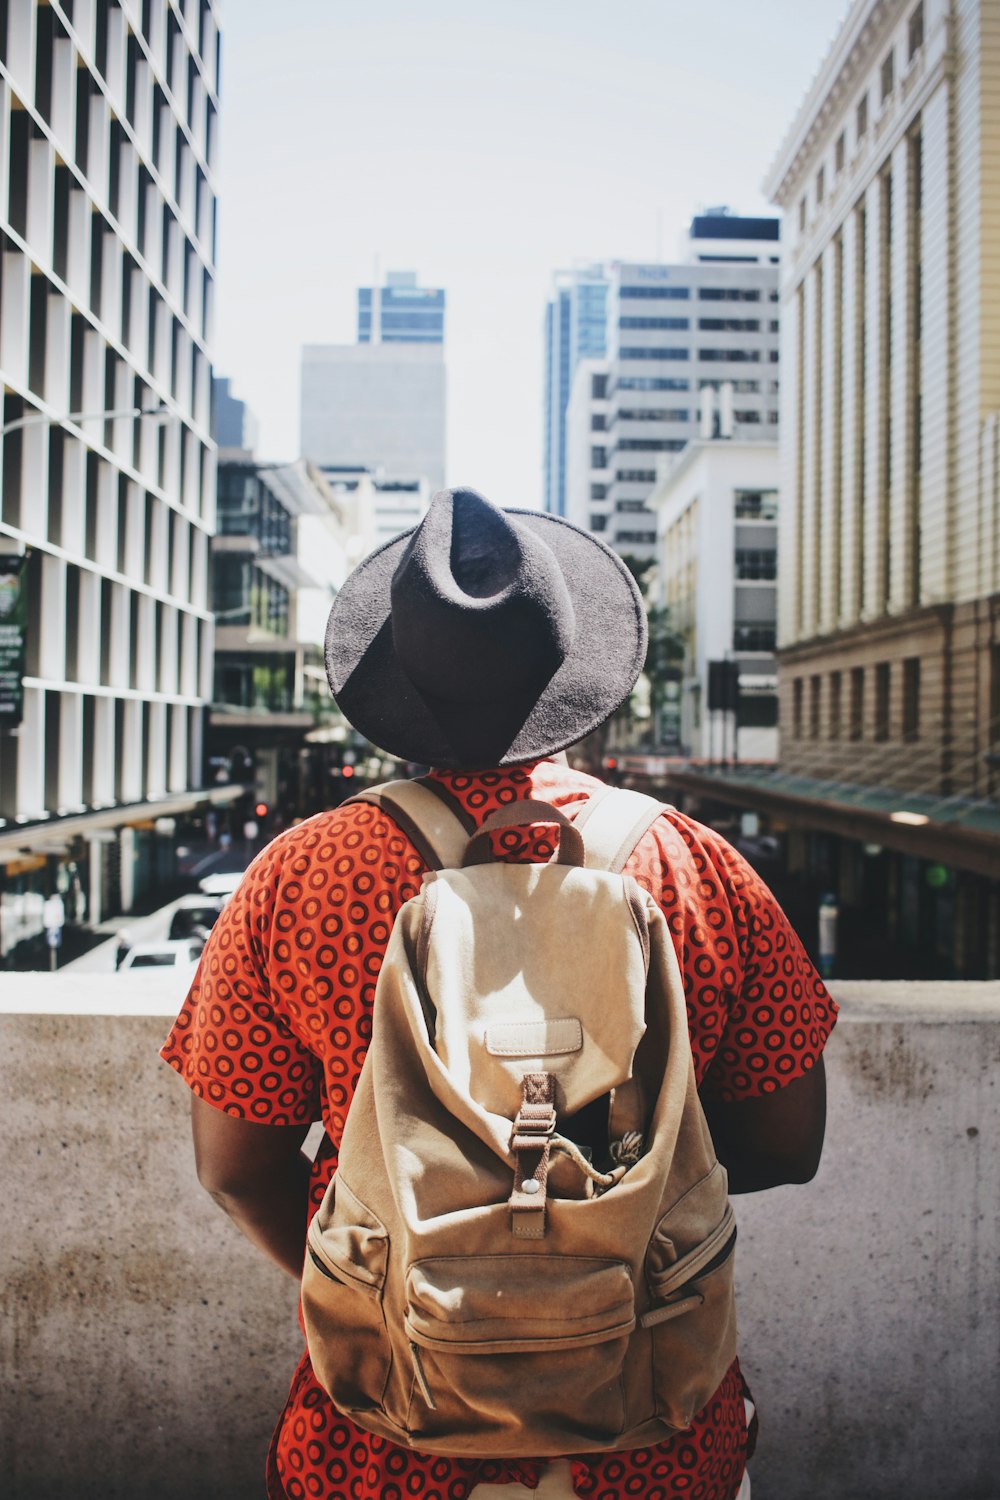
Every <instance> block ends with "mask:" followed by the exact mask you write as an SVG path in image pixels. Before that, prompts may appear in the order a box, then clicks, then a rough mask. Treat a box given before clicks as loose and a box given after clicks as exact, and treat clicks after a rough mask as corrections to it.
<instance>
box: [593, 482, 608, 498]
mask: <svg viewBox="0 0 1000 1500" xmlns="http://www.w3.org/2000/svg"><path fill="white" fill-rule="evenodd" d="M590 498H591V500H606V499H607V498H608V487H607V485H606V484H592V485H591V486H590Z"/></svg>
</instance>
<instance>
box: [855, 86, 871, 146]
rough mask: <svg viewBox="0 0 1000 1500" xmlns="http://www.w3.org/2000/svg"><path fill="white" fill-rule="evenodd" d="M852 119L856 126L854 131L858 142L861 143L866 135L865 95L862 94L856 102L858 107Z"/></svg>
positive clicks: (866, 111)
mask: <svg viewBox="0 0 1000 1500" xmlns="http://www.w3.org/2000/svg"><path fill="white" fill-rule="evenodd" d="M854 119H855V125H856V129H857V135H858V140H859V141H861V140H863V139H864V138H865V136H866V135H867V134H868V95H867V94H862V95H861V98H860V99H859V100H858V107H857V110H856V112H855V116H854Z"/></svg>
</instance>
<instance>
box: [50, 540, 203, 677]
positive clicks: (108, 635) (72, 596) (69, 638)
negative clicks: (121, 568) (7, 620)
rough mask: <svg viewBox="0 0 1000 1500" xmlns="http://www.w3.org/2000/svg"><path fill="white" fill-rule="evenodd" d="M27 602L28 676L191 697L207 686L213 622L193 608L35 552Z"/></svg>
mask: <svg viewBox="0 0 1000 1500" xmlns="http://www.w3.org/2000/svg"><path fill="white" fill-rule="evenodd" d="M27 607H28V628H27V631H26V633H25V640H26V663H25V676H27V677H39V678H43V679H47V680H49V681H53V682H72V683H79V684H81V685H82V686H91V687H104V688H117V689H120V690H131V691H132V692H139V693H161V694H165V695H167V696H170V697H185V698H192V699H194V698H198V697H200V696H201V694H202V690H203V688H204V687H205V686H207V684H205V683H203V682H202V680H201V677H202V666H203V662H204V658H205V651H206V648H207V643H208V639H209V631H210V626H209V623H208V622H207V621H206V620H204V619H201V618H200V617H199V616H197V615H195V614H194V613H192V612H191V611H190V610H186V609H184V608H180V607H178V606H177V605H176V604H172V603H169V602H167V601H166V600H162V599H157V598H154V597H153V596H152V595H151V594H148V593H144V592H140V591H139V590H138V589H132V588H129V587H128V586H127V585H126V584H124V583H118V582H117V581H116V580H114V579H111V578H102V577H101V576H100V575H99V574H97V573H94V572H92V571H91V570H90V569H89V568H80V567H76V566H75V565H74V564H72V563H64V562H63V561H62V559H60V558H56V557H52V556H46V555H45V554H43V553H41V552H40V551H38V550H37V549H36V550H35V551H33V552H32V553H31V554H30V556H29V558H28V563H27ZM43 623H44V626H45V628H44V629H43ZM57 627H61V628H57Z"/></svg>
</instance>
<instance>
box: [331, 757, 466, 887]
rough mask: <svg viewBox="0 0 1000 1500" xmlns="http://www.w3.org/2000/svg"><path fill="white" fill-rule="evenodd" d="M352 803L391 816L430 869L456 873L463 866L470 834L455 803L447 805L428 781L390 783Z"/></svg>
mask: <svg viewBox="0 0 1000 1500" xmlns="http://www.w3.org/2000/svg"><path fill="white" fill-rule="evenodd" d="M445 795H446V796H447V794H445ZM350 800H351V801H352V802H372V803H374V804H375V806H376V807H381V808H383V809H384V810H385V811H386V812H387V813H389V815H390V816H391V818H392V820H393V822H394V823H397V824H398V825H399V827H400V829H401V830H402V832H403V833H405V834H406V837H407V838H408V839H409V840H410V843H411V844H412V845H413V846H414V848H415V849H416V850H417V853H418V854H419V855H420V857H421V859H422V860H423V861H424V863H425V864H426V865H428V866H429V867H430V869H432V870H452V869H455V868H457V867H458V866H459V865H461V863H462V856H463V855H464V853H465V846H466V844H467V843H468V842H469V832H470V830H469V829H468V828H466V826H465V824H464V823H463V822H462V820H461V819H460V817H459V815H458V811H457V810H456V804H455V803H454V801H453V799H452V798H450V797H448V801H447V802H446V801H445V799H444V798H443V797H442V796H440V795H439V794H438V790H437V788H436V787H435V788H434V789H433V790H432V789H431V784H430V783H429V782H427V781H426V780H425V779H424V778H421V779H419V780H416V781H386V782H384V783H383V784H382V786H372V787H368V788H367V789H366V790H365V791H363V792H358V794H357V796H355V797H352V798H351V799H350ZM449 804H451V805H449Z"/></svg>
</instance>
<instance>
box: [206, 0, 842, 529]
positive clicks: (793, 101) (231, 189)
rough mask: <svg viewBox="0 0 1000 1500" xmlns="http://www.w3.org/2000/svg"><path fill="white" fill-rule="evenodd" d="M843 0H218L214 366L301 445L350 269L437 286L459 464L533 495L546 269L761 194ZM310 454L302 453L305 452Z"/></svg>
mask: <svg viewBox="0 0 1000 1500" xmlns="http://www.w3.org/2000/svg"><path fill="white" fill-rule="evenodd" d="M846 9H847V5H846V0H618V3H617V4H616V5H615V6H614V7H613V8H612V7H611V6H610V5H608V4H606V3H604V0H504V3H503V4H500V3H499V0H421V3H419V4H417V3H414V0H366V3H364V4H359V3H358V0H283V3H282V4H280V5H276V4H275V3H274V0H227V3H226V4H225V5H224V6H223V7H222V8H221V20H222V100H221V112H220V127H221V129H220V151H219V169H218V178H217V186H218V193H219V238H218V279H217V294H216V328H215V367H216V371H217V373H218V374H221V375H228V376H229V377H230V379H231V380H232V382H233V385H232V389H233V394H234V395H237V396H239V397H240V398H242V399H243V400H245V401H247V402H248V403H249V405H250V407H251V408H252V410H253V412H254V415H255V416H256V418H257V420H258V423H259V426H260V441H259V444H258V453H259V455H260V456H261V457H263V458H269V459H276V460H287V459H291V458H294V457H296V456H298V451H299V450H298V430H299V427H298V422H299V417H298V408H299V359H300V350H301V347H302V345H303V344H306V343H353V342H354V340H355V298H356V290H357V288H358V287H359V286H364V285H371V284H372V281H373V279H377V280H382V279H383V277H384V273H385V271H387V270H397V269H403V270H415V271H416V272H417V273H418V275H419V278H420V281H421V283H422V284H423V285H425V286H443V287H445V288H446V289H447V294H448V311H447V326H446V359H447V368H448V458H447V477H448V483H449V484H452V485H454V484H469V485H473V486H475V487H476V488H477V489H480V490H482V491H483V493H485V494H486V495H488V496H489V497H490V499H492V500H494V501H496V503H498V504H501V505H508V506H537V505H539V504H540V503H541V487H542V485H541V471H542V384H543V343H542V329H543V319H544V309H545V302H546V298H547V296H548V294H549V291H550V287H551V278H552V273H553V271H554V270H556V269H558V268H562V267H567V266H572V265H573V264H574V263H575V262H577V261H581V260H582V261H587V260H606V259H607V260H658V259H663V260H674V259H676V258H678V254H679V245H680V239H681V236H682V234H683V231H684V229H685V228H686V226H687V223H688V221H689V220H690V218H691V215H692V214H693V213H694V212H696V211H698V210H699V209H704V208H706V207H709V206H713V205H720V204H726V205H728V206H730V207H731V208H732V209H733V210H734V211H736V212H742V213H750V214H753V213H771V212H777V210H776V209H774V208H773V207H772V206H771V205H769V204H768V203H767V202H766V200H765V199H764V197H763V196H762V194H761V190H760V184H761V182H762V179H763V177H764V174H765V172H766V170H767V168H768V166H769V165H770V163H771V161H772V160H773V158H774V156H775V155H776V154H777V151H778V148H779V146H780V145H781V142H782V140H783V138H784V136H785V134H786V132H787V130H788V129H789V127H790V125H791V123H792V120H793V118H794V116H795V113H796V111H797V109H798V106H799V105H800V103H801V101H802V99H803V97H804V96H805V94H806V92H807V91H808V89H809V86H810V84H811V83H812V80H813V78H814V77H815V75H816V72H817V70H818V69H819V66H820V64H821V62H822V60H823V58H824V56H825V55H826V53H827V51H828V50H829V47H830V44H831V42H832V39H833V37H834V36H835V34H836V31H837V29H838V26H839V23H840V22H841V20H842V19H843V16H844V14H845V12H846ZM307 456H308V455H307Z"/></svg>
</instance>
